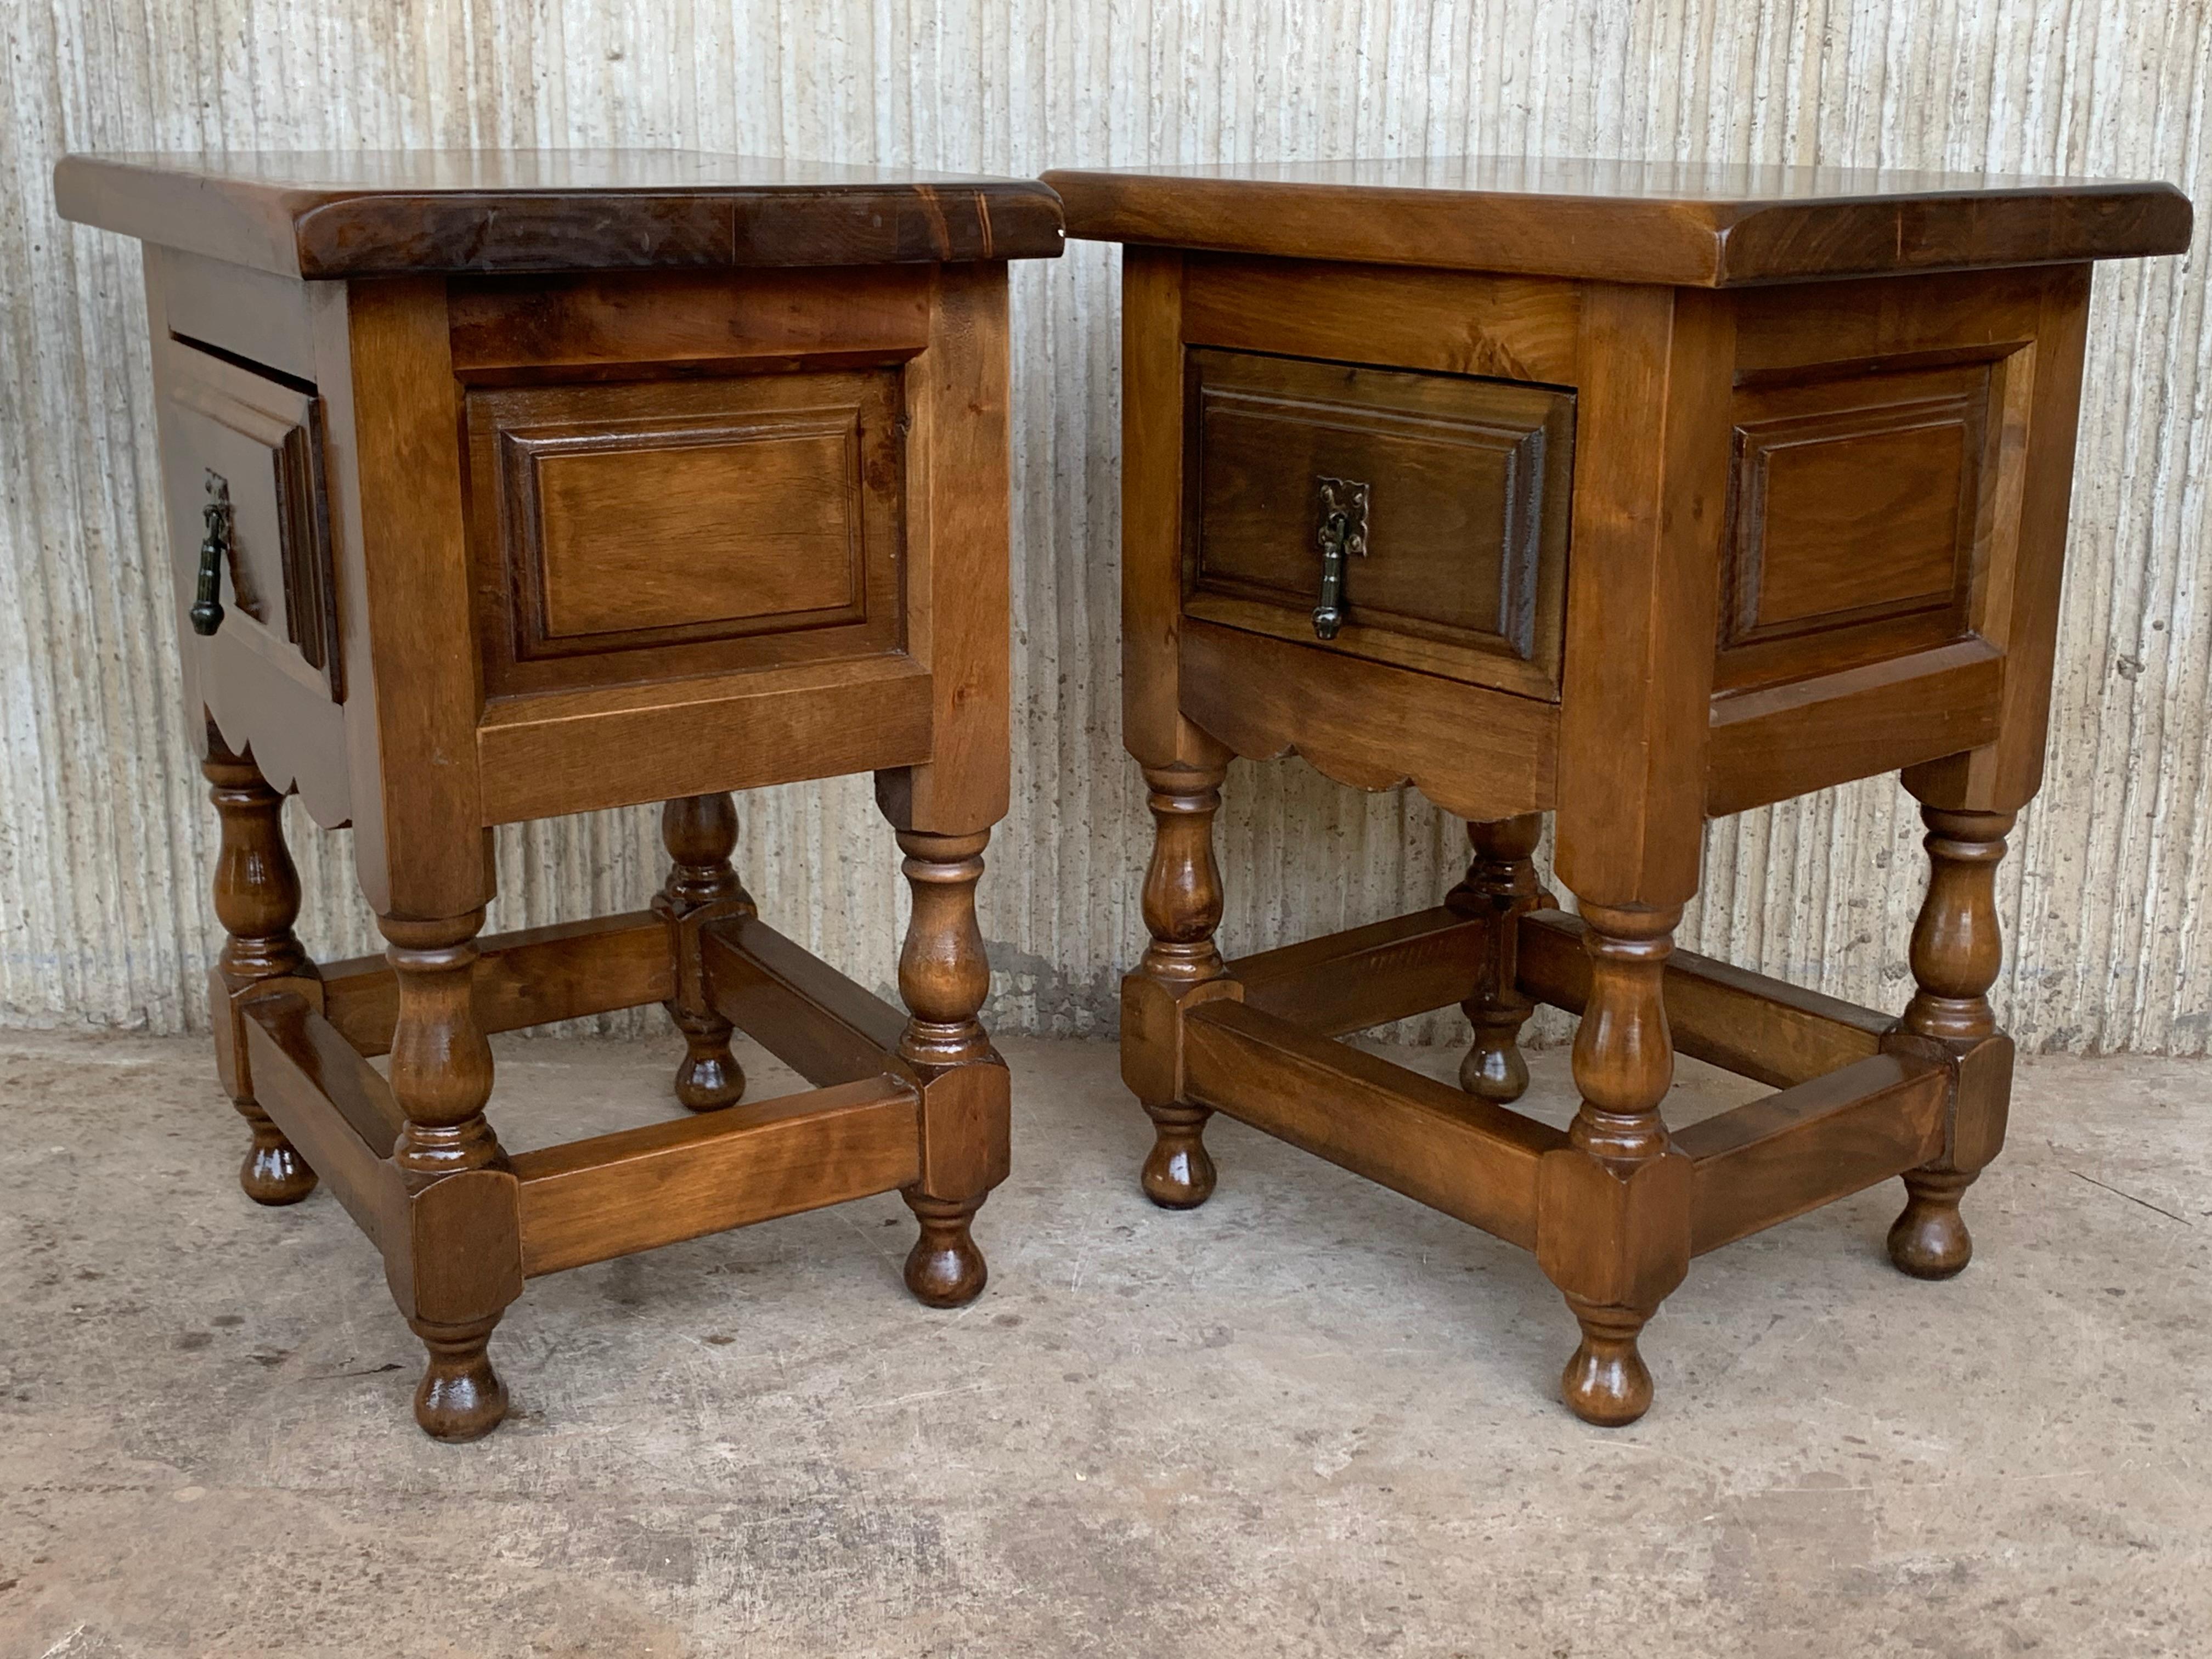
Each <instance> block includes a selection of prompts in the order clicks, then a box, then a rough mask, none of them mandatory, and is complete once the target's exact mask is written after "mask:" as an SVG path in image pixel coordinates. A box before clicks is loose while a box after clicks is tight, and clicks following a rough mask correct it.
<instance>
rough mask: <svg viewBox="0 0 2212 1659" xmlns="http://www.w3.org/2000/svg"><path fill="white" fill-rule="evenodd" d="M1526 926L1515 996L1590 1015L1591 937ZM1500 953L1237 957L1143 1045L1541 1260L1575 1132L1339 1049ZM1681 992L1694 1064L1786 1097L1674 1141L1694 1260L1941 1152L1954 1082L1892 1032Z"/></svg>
mask: <svg viewBox="0 0 2212 1659" xmlns="http://www.w3.org/2000/svg"><path fill="white" fill-rule="evenodd" d="M1512 925H1514V926H1515V927H1516V929H1517V933H1518V938H1517V946H1518V951H1519V961H1520V974H1519V977H1518V985H1519V988H1520V989H1521V990H1522V992H1523V993H1525V994H1527V995H1528V996H1529V997H1531V998H1532V999H1534V1000H1537V1001H1541V1002H1546V1003H1550V1004H1552V1005H1553V1006H1558V1007H1561V1008H1565V1009H1566V1010H1568V1011H1569V1012H1573V1013H1579V1012H1582V1009H1583V1004H1584V1002H1585V1000H1587V998H1588V995H1589V974H1590V964H1589V959H1588V957H1587V956H1586V954H1585V952H1584V950H1583V926H1582V924H1581V923H1580V922H1579V921H1577V920H1576V919H1575V918H1574V917H1572V916H1570V915H1565V914H1563V913H1561V912H1559V911H1549V910H1543V911H1535V912H1532V913H1529V914H1528V915H1523V916H1522V917H1520V918H1518V919H1517V921H1515V922H1514V923H1513V924H1512ZM1496 948H1497V937H1496V924H1494V923H1492V922H1491V921H1486V920H1484V919H1482V918H1480V917H1469V916H1466V915H1461V914H1459V913H1457V912H1455V911H1453V910H1450V909H1447V908H1437V909H1433V910H1425V911H1419V912H1416V913H1414V914H1413V915H1406V916H1401V917H1397V918H1395V919H1394V920H1392V921H1384V922H1376V923H1373V924H1370V926H1367V927H1358V928H1352V929H1350V930H1348V931H1346V932H1344V933H1334V934H1331V935H1329V936H1328V937H1327V938H1324V939H1309V940H1305V941H1304V942H1302V943H1300V944H1297V945H1286V946H1285V947H1284V948H1282V949H1280V950H1277V951H1265V952H1262V953H1261V954H1259V955H1256V956H1250V957H1239V958H1237V959H1234V960H1231V961H1230V962H1229V963H1226V964H1225V971H1224V973H1223V975H1221V976H1220V977H1219V978H1218V979H1216V980H1213V981H1209V993H1210V994H1209V995H1208V996H1207V997H1206V998H1205V999H1204V1000H1199V1001H1196V1002H1194V1003H1189V1004H1187V1005H1185V1006H1182V1007H1181V1008H1179V1009H1177V1010H1176V1011H1174V1012H1171V1013H1170V1014H1168V1015H1167V1016H1166V1018H1168V1019H1170V1021H1171V1022H1172V1028H1173V1029H1172V1030H1169V1031H1157V1030H1156V1031H1152V1032H1148V1033H1147V1034H1146V1035H1147V1040H1148V1042H1152V1044H1153V1045H1154V1046H1155V1047H1156V1048H1158V1050H1160V1051H1166V1050H1168V1049H1170V1048H1173V1049H1176V1050H1178V1051H1179V1054H1180V1063H1179V1065H1180V1072H1179V1074H1180V1085H1181V1086H1180V1092H1179V1097H1180V1098H1182V1099H1185V1100H1188V1101H1190V1102H1192V1103H1195V1104H1199V1105H1202V1106H1205V1107H1207V1108H1209V1109H1212V1110H1215V1111H1218V1112H1223V1113H1225V1114H1227V1115H1229V1116H1231V1117H1233V1118H1237V1119H1238V1120H1239V1121H1243V1122H1245V1123H1249V1124H1250V1125H1252V1126H1253V1127H1255V1128H1259V1129H1264V1130H1266V1131H1267V1133H1270V1134H1273V1135H1275V1136H1277V1137H1278V1138H1279V1139H1284V1140H1287V1141H1289V1142H1290V1143H1291V1145H1293V1146H1297V1147H1300V1148H1301V1149H1303V1150H1304V1151H1306V1152H1312V1153H1314V1154H1315V1155H1316V1156H1317V1157H1320V1158H1327V1159H1328V1161H1329V1162H1331V1163H1333V1164H1340V1165H1341V1166H1342V1167H1344V1168H1346V1169H1347V1170H1352V1171H1353V1172H1354V1173H1356V1174H1358V1175H1362V1176H1366V1177H1367V1178H1368V1179H1370V1180H1372V1181H1376V1182H1381V1183H1382V1184H1383V1185H1384V1186H1386V1187H1389V1188H1392V1189H1394V1190H1395V1191H1397V1192H1401V1193H1404V1194H1406V1195H1407V1196H1408V1197H1410V1198H1413V1199H1416V1200H1419V1201H1420V1202H1422V1203H1424V1204H1426V1205H1428V1206H1431V1208H1434V1209H1437V1210H1441V1211H1443V1212H1444V1213H1446V1214H1448V1215H1451V1216H1455V1217H1456V1218H1458V1219H1460V1220H1462V1221H1465V1222H1468V1223H1469V1224H1470V1225H1474V1226H1477V1227H1480V1228H1481V1229H1483V1231H1486V1232H1489V1233H1492V1234H1494V1235H1496V1236H1497V1237H1500V1238H1503V1239H1504V1240H1505V1241H1506V1242H1508V1243H1513V1244H1517V1245H1519V1246H1520V1247H1521V1248H1522V1249H1529V1250H1534V1249H1536V1248H1537V1244H1538V1212H1539V1208H1540V1206H1541V1201H1542V1199H1541V1163H1542V1160H1543V1159H1544V1158H1547V1157H1549V1156H1553V1155H1554V1154H1557V1155H1560V1156H1564V1157H1570V1158H1571V1157H1578V1156H1579V1154H1577V1153H1574V1152H1571V1151H1570V1150H1569V1143H1568V1139H1567V1136H1566V1134H1565V1132H1564V1131H1561V1130H1559V1129H1555V1128H1553V1127H1550V1126H1549V1125H1547V1124H1545V1123H1541V1122H1539V1121H1536V1120H1535V1119H1534V1118H1530V1117H1528V1116H1526V1115H1523V1114H1522V1113H1518V1112H1516V1111H1513V1110H1511V1109H1508V1108H1506V1107H1504V1106H1501V1105H1498V1104H1495V1103H1491V1102H1488V1101H1486V1100H1482V1099H1480V1098H1477V1097H1474V1096H1472V1095H1470V1094H1468V1092H1467V1091H1464V1090H1462V1089H1460V1088H1458V1087H1455V1086H1454V1085H1449V1084H1444V1083H1438V1082H1437V1081H1435V1080H1433V1079H1430V1078H1427V1077H1424V1076H1423V1075H1421V1074H1420V1073H1417V1072H1412V1071H1408V1070H1407V1069H1406V1068H1405V1067H1403V1066H1396V1065H1393V1064H1392V1063H1390V1062H1389V1061H1387V1060H1382V1059H1379V1058H1377V1057H1376V1056H1375V1055H1373V1054H1366V1053H1364V1052H1362V1051H1361V1050H1359V1049H1357V1048H1348V1047H1346V1046H1345V1045H1344V1044H1342V1043H1340V1042H1336V1041H1334V1039H1335V1038H1337V1037H1339V1036H1343V1035H1344V1034H1346V1032H1350V1031H1355V1030H1364V1029H1365V1028H1367V1027H1369V1026H1371V1025H1376V1024H1383V1023H1385V1022H1387V1021H1389V1020H1393V1019H1401V1018H1407V1017H1410V1016H1412V1015H1415V1014H1420V1013H1425V1012H1429V1011H1431V1010H1432V1009H1437V1008H1443V1007H1449V1006H1451V1005H1452V1004H1454V1003H1455V1002H1459V1001H1462V1000H1464V999H1466V998H1467V997H1468V996H1469V995H1470V994H1473V992H1474V989H1475V987H1476V986H1477V984H1478V982H1479V979H1480V974H1481V970H1482V963H1483V962H1484V960H1485V958H1486V955H1487V954H1488V953H1489V952H1491V951H1494V950H1495V949H1496ZM1665 994H1666V1000H1667V1010H1668V1024H1669V1025H1670V1026H1671V1028H1672V1030H1673V1034H1674V1045H1675V1047H1676V1048H1677V1049H1679V1050H1680V1052H1681V1053H1683V1054H1689V1055H1692V1056H1693V1057H1695V1058H1697V1059H1699V1060H1705V1061H1707V1062H1709V1063H1710V1064H1712V1065H1715V1066H1719V1067H1721V1068H1722V1069H1723V1070H1726V1071H1730V1072H1734V1073H1737V1074H1739V1075H1741V1076H1744V1077H1748V1078H1752V1079H1757V1080H1759V1081H1760V1082H1763V1083H1766V1084H1768V1085H1771V1086H1773V1088H1774V1089H1775V1091H1776V1092H1774V1093H1772V1094H1770V1095H1766V1096H1763V1097H1760V1098H1759V1099H1756V1100H1753V1101H1751V1102H1748V1103H1746V1104H1744V1105H1741V1106H1738V1107H1735V1108H1732V1109H1729V1110H1728V1111H1725V1112H1723V1113H1720V1114H1718V1115H1716V1116H1713V1117H1710V1118H1707V1119H1705V1120H1704V1121H1702V1122H1699V1123H1697V1124H1694V1125H1692V1126H1690V1127H1686V1128H1684V1129H1681V1130H1678V1131H1677V1132H1676V1133H1675V1134H1674V1145H1675V1147H1676V1149H1677V1151H1678V1152H1679V1153H1680V1155H1681V1156H1683V1157H1684V1158H1687V1159H1688V1160H1689V1164H1690V1166H1691V1176H1692V1188H1691V1193H1690V1199H1689V1214H1688V1221H1689V1227H1690V1240H1691V1245H1690V1248H1691V1249H1692V1253H1702V1252H1704V1251H1705V1250H1709V1249H1717V1248H1719V1247H1720V1246H1721V1245H1723V1244H1726V1243H1732V1242H1733V1241H1735V1240H1736V1239H1739V1238H1742V1237H1747V1236H1748V1235H1749V1234H1751V1233H1753V1232H1757V1231H1761V1230H1763V1229H1765V1228H1767V1227H1771V1226H1773V1225H1777V1224H1778V1223H1780V1222H1783V1221H1786V1220H1789V1219H1790V1218H1792V1217H1793V1216H1797V1215H1802V1214H1803V1213H1804V1212H1806V1211H1808V1210H1810V1209H1814V1208H1816V1207H1818V1206H1820V1205H1822V1204H1826V1203H1829V1202H1832V1200H1836V1199H1838V1198H1842V1197H1844V1196H1846V1195H1847V1194H1851V1193H1856V1192H1858V1191H1861V1190H1863V1188H1868V1187H1870V1186H1873V1185H1875V1183H1876V1182H1881V1181H1885V1180H1888V1179H1890V1178H1891V1177H1893V1176H1899V1175H1902V1174H1903V1173H1905V1171H1906V1170H1912V1169H1917V1168H1918V1167H1919V1166H1920V1165H1922V1164H1926V1163H1928V1162H1929V1160H1930V1159H1931V1158H1934V1157H1936V1155H1937V1154H1938V1153H1939V1152H1941V1151H1942V1147H1943V1146H1944V1136H1945V1133H1946V1125H1947V1121H1948V1117H1949V1116H1950V1115H1951V1114H1952V1113H1953V1112H1954V1109H1955V1108H1956V1105H1957V1095H1958V1090H1959V1086H1960V1085H1959V1077H1960V1072H1959V1062H1958V1060H1956V1059H1955V1058H1954V1057H1952V1056H1949V1055H1948V1054H1942V1053H1929V1052H1919V1051H1913V1052H1905V1051H1901V1050H1896V1049H1895V1045H1894V1044H1893V1043H1892V1042H1891V1041H1890V1034H1891V1033H1892V1031H1893V1030H1894V1028H1895V1027H1896V1024H1897V1022H1896V1021H1895V1020H1894V1019H1893V1018H1892V1017H1890V1016H1888V1015H1885V1014H1881V1013H1877V1012H1873V1011H1871V1010H1869V1009H1863V1008H1859V1007H1857V1006H1853V1005H1851V1004H1849V1003H1844V1002H1839V1001H1838V1000H1835V999H1833V998H1831V997H1825V996H1821V995H1820V994H1816V993H1813V992H1808V991H1802V990H1800V989H1798V988H1797V987H1795V986H1791V985H1789V984H1786V983H1784V982H1783V981H1778V980H1774V979H1771V978H1768V977H1766V976H1765V975H1758V974H1751V973H1747V972H1744V971H1743V970H1741V969H1735V968H1731V967H1729V966H1728V965H1727V964H1726V963H1718V962H1714V961H1711V960H1710V959H1708V958H1706V957H1698V956H1693V955H1691V954H1689V953H1688V952H1686V951H1678V952H1676V953H1675V954H1674V956H1673V957H1671V958H1669V959H1668V963H1667V966H1666V969H1665ZM1999 1041H2002V1039H1999ZM1969 1104H1970V1106H1971V1105H1972V1103H1971V1102H1970V1103H1969ZM1984 1104H1986V1103H1984Z"/></svg>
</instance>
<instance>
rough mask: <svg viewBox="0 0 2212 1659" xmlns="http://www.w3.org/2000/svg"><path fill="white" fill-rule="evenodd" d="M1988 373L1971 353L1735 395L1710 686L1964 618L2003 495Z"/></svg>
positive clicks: (1873, 654) (1896, 649) (1840, 663)
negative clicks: (1921, 366)
mask: <svg viewBox="0 0 2212 1659" xmlns="http://www.w3.org/2000/svg"><path fill="white" fill-rule="evenodd" d="M1989 399H1990V365H1989V364H1987V363H1969V364H1965V365H1960V366H1954V367H1947V368H1939V369H1933V370H1923V371H1915V372H1908V373H1899V374H1850V375H1846V376H1841V377H1837V378H1831V379H1824V380H1814V381H1811V382H1809V383H1807V384H1801V385H1792V386H1771V387H1759V388H1753V389H1749V390H1746V391H1744V392H1740V393H1739V394H1738V395H1737V398H1736V407H1735V485H1734V489H1735V507H1734V512H1733V513H1732V515H1731V525H1730V538H1729V556H1728V559H1727V562H1726V567H1725V570H1724V574H1723V593H1722V605H1721V631H1720V658H1719V661H1718V663H1717V667H1716V672H1715V676H1714V683H1715V685H1716V687H1717V689H1722V690H1734V689H1737V688H1741V687H1743V686H1748V685H1758V684H1772V683H1778V682H1782V681H1788V680H1795V679H1800V678H1808V677H1809V676H1812V675H1815V674H1822V673H1828V672H1832V671H1837V670H1840V669H1844V668H1850V667H1853V666H1856V665H1860V664H1864V663H1872V662H1880V661H1883V660H1886V659H1889V658H1893V657H1899V656H1905V655H1907V654H1909V653H1912V652H1916V651H1922V650H1927V649H1929V648H1932V647H1936V646H1939V645H1942V644H1944V643H1946V642H1948V641H1951V640H1955V639H1960V638H1962V637H1964V636H1965V635H1967V634H1968V633H1970V632H1971V631H1972V604H1973V598H1974V587H1975V583H1976V581H1977V579H1978V572H1979V570H1980V568H1981V566H1982V565H1983V563H1984V562H1985V561H1986V558H1987V555H1988V550H1989V543H1990V530H1991V526H1992V523H1993V521H1994V520H1995V517H1996V513H1997V509H1998V507H1999V505H2000V504H1999V503H1998V501H1996V486H1997V479H1998V472H1999V468H1998V466H1997V458H1996V455H1995V453H1993V441H1994V435H1993V433H1992V431H1991V429H1990V422H1989V419H1988V415H1989Z"/></svg>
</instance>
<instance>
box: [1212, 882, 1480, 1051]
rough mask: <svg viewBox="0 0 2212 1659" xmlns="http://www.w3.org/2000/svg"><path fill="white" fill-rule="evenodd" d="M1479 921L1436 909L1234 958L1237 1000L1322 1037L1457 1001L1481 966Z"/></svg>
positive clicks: (1231, 970)
mask: <svg viewBox="0 0 2212 1659" xmlns="http://www.w3.org/2000/svg"><path fill="white" fill-rule="evenodd" d="M1484 933H1485V926H1484V924H1483V923H1481V922H1479V921H1469V920H1468V918H1467V917H1465V916H1462V915H1455V914H1454V913H1453V912H1452V911H1449V910H1447V909H1444V908H1442V907H1438V908H1436V909H1433V910H1420V911H1416V912H1415V913H1414V914H1413V915H1409V916H1394V917H1392V918H1391V919H1390V920H1389V921H1378V922H1376V923H1374V924H1372V925H1371V926H1370V927H1354V928H1352V929H1351V930H1350V931H1349V932H1346V933H1331V934H1330V935H1328V937H1327V938H1326V939H1307V940H1304V941H1303V942H1301V943H1299V944H1297V945H1285V946H1284V947H1283V948H1282V949H1281V950H1279V951H1262V952H1261V953H1260V954H1259V955H1257V956H1250V957H1238V958H1237V960H1236V961H1235V962H1232V963H1230V964H1229V975H1230V977H1231V978H1232V979H1234V980H1236V981H1237V983H1239V984H1240V985H1242V986H1243V987H1244V1004H1245V1006H1247V1007H1249V1008H1257V1009H1259V1010H1261V1012H1263V1013H1269V1014H1273V1015H1274V1016H1275V1017H1276V1018H1278V1019H1285V1020H1288V1021H1289V1022H1290V1023H1291V1024H1293V1025H1302V1026H1304V1027H1305V1028H1306V1029H1307V1030H1310V1031H1318V1032H1320V1033H1322V1035H1323V1036H1343V1035H1344V1034H1345V1033H1346V1032H1347V1031H1362V1030H1366V1029H1367V1028H1368V1027H1369V1026H1370V1025H1382V1024H1387V1023H1388V1022H1389V1021H1391V1020H1394V1019H1404V1018H1407V1016H1409V1015H1413V1014H1425V1013H1426V1012H1429V1010H1430V1009H1431V1008H1443V1007H1446V1006H1449V1005H1450V1004H1452V1003H1455V1002H1458V1001H1460V1000H1462V999H1463V998H1464V997H1466V996H1467V994H1468V993H1469V992H1470V991H1472V990H1473V989H1474V983H1475V977H1476V975H1478V974H1479V973H1480V960H1479V958H1480V953H1481V951H1482V945H1483V939H1484Z"/></svg>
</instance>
